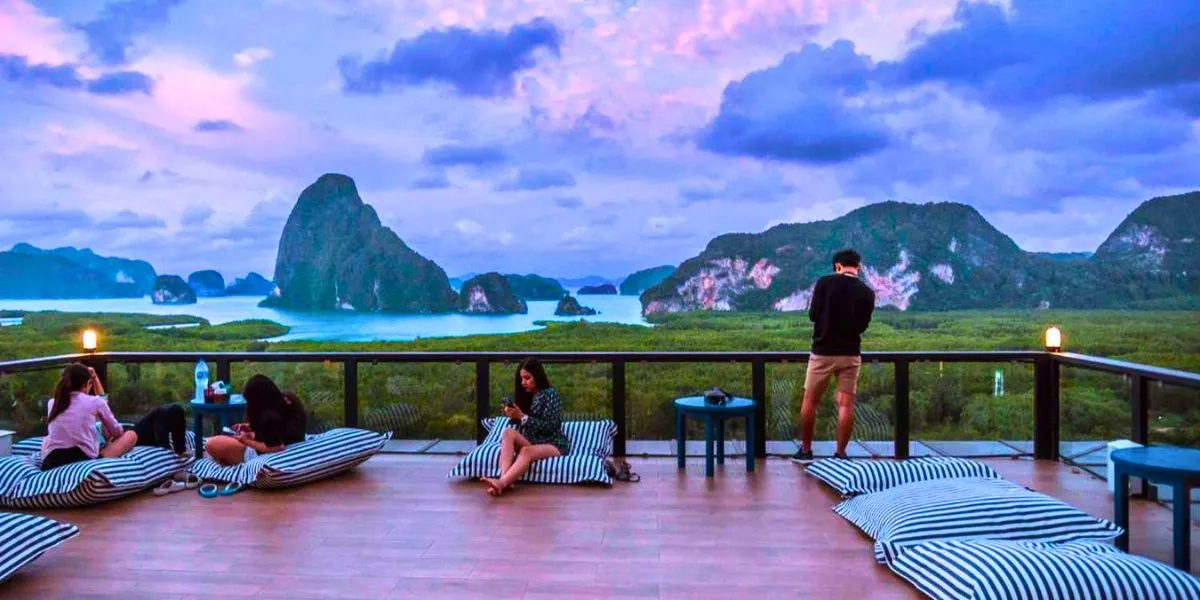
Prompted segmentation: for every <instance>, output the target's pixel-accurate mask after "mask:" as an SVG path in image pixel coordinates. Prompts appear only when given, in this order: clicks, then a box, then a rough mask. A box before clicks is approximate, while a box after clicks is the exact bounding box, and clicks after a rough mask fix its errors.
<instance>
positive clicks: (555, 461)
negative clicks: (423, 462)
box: [447, 418, 617, 485]
mask: <svg viewBox="0 0 1200 600" xmlns="http://www.w3.org/2000/svg"><path fill="white" fill-rule="evenodd" d="M501 421H502V419H501V418H495V419H484V420H483V426H484V427H485V428H486V429H487V430H488V435H487V437H486V438H484V441H483V443H482V444H480V445H479V446H476V447H475V449H474V450H472V451H471V452H470V453H469V454H467V455H466V456H464V457H463V458H462V460H460V461H459V462H458V464H457V465H455V467H454V469H452V470H451V471H450V474H449V475H448V476H447V479H464V478H469V479H478V478H480V477H499V476H500V435H501V433H502V432H503V431H504V429H507V428H511V427H513V426H512V425H507V424H505V426H502V427H496V424H497V423H498V422H501ZM562 429H563V434H565V435H566V436H567V440H568V445H569V448H568V449H567V450H568V452H569V454H567V455H566V456H556V457H554V458H546V459H542V460H539V461H536V462H534V463H533V464H532V465H530V466H529V471H528V472H526V473H525V476H524V477H522V478H521V481H528V482H531V483H557V484H575V483H601V484H604V485H612V478H611V477H609V475H608V470H607V469H605V467H604V459H606V458H608V457H609V456H611V455H612V446H613V442H612V440H613V436H614V435H616V433H617V425H616V423H614V422H612V421H611V420H601V421H565V422H563V425H562Z"/></svg>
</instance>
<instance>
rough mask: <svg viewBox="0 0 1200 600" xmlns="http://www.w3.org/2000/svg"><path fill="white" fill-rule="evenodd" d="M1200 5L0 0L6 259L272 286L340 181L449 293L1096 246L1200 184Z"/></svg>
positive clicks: (1057, 0)
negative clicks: (1150, 201) (869, 251)
mask: <svg viewBox="0 0 1200 600" xmlns="http://www.w3.org/2000/svg"><path fill="white" fill-rule="evenodd" d="M1196 31H1200V4H1197V3H1196V1H1195V0H1154V1H1153V2H1136V1H1133V0H1054V1H1053V2H1047V1H1042V0H1011V1H1009V2H965V1H963V2H958V1H955V0H605V1H582V0H490V1H489V0H239V1H237V2H233V1H229V0H116V1H109V2H104V1H93V0H44V1H32V0H0V128H2V132H3V135H2V136H0V163H2V164H3V165H4V178H3V183H2V184H0V244H2V245H4V246H5V247H7V246H9V245H11V244H13V243H16V242H20V241H27V242H31V243H34V244H37V245H41V246H55V245H68V244H69V245H75V246H87V247H91V248H93V249H95V250H96V251H98V252H100V253H104V254H115V255H121V256H129V257H136V258H145V259H147V260H150V261H151V262H152V263H153V264H154V265H155V267H156V268H157V269H158V270H159V272H167V273H172V272H177V273H182V274H186V273H187V272H190V271H191V270H195V269H199V268H206V267H215V268H217V269H218V270H221V271H222V272H224V273H225V274H226V276H227V277H228V276H231V275H242V274H244V273H245V272H246V271H248V270H257V271H260V272H263V273H266V274H268V276H269V275H270V273H271V272H272V271H273V265H274V258H275V250H276V246H277V244H278V238H279V233H280V231H281V229H282V225H283V221H284V220H285V219H286V217H287V213H288V211H289V210H290V208H291V205H292V203H293V202H294V201H295V199H296V196H297V195H298V194H299V192H300V191H301V190H302V189H303V188H304V187H305V186H306V185H307V184H309V183H311V182H312V181H313V180H315V179H316V178H317V177H318V176H320V175H321V174H322V173H325V172H341V173H345V174H348V175H350V176H352V177H353V178H354V179H355V180H356V181H357V183H358V187H359V191H360V193H361V194H362V196H363V199H364V200H365V201H367V202H368V203H370V204H372V205H374V206H375V208H376V209H377V210H378V211H379V213H380V216H381V217H382V218H383V220H384V222H385V223H386V224H387V225H388V226H390V227H392V228H393V229H394V230H395V231H396V232H397V233H398V234H399V235H400V236H401V237H402V238H404V239H405V241H406V242H408V243H409V244H410V245H411V246H412V247H414V248H415V249H417V250H418V251H419V252H421V253H422V254H424V255H425V256H427V257H429V258H432V259H433V260H435V261H437V262H438V263H439V264H441V265H442V266H443V267H445V268H446V270H447V272H449V273H450V274H451V275H454V274H458V273H461V272H465V271H479V272H482V271H487V270H500V271H505V272H510V271H520V272H538V273H542V274H547V275H554V276H575V275H584V274H593V273H594V274H602V275H609V276H620V275H623V274H625V273H627V272H629V271H630V270H633V269H637V268H641V267H646V266H651V265H656V264H662V263H674V262H679V261H682V260H683V259H686V258H688V257H690V256H693V255H695V254H696V253H698V252H699V251H700V250H701V249H703V247H704V245H705V244H706V243H707V241H708V240H709V239H711V238H712V237H713V236H715V235H717V234H720V233H724V232H729V231H761V230H763V229H764V228H766V227H768V226H770V225H772V224H774V223H778V222H784V221H810V220H819V219H828V218H832V217H836V216H838V215H841V214H844V213H845V212H847V211H849V210H852V209H854V208H855V207H858V206H861V205H863V204H866V203H872V202H878V201H883V200H888V199H895V200H902V201H908V202H929V201H957V202H965V203H968V204H971V205H973V206H975V207H976V208H978V209H979V210H980V211H981V212H982V213H983V214H984V215H985V216H986V217H987V218H988V219H990V220H991V221H992V222H993V223H994V224H995V225H996V226H997V227H999V228H1000V229H1001V230H1002V231H1004V232H1005V233H1007V234H1009V235H1010V236H1012V237H1013V238H1015V239H1016V240H1017V242H1018V243H1019V244H1020V245H1021V246H1023V247H1024V248H1026V249H1030V250H1048V251H1090V250H1094V249H1095V247H1096V246H1097V245H1098V244H1099V243H1100V242H1101V241H1103V239H1104V237H1105V236H1106V235H1107V234H1108V233H1109V232H1110V231H1111V230H1112V229H1113V228H1114V227H1115V226H1116V225H1117V223H1119V222H1120V220H1121V219H1122V218H1123V217H1124V216H1125V215H1126V214H1127V213H1128V212H1129V211H1130V210H1132V209H1133V208H1134V207H1136V206H1137V204H1138V203H1139V202H1140V201H1142V200H1144V199H1146V198H1149V197H1152V196H1155V195H1162V194H1168V193H1177V192H1181V191H1189V190H1193V189H1200V36H1197V35H1196V34H1195V32H1196Z"/></svg>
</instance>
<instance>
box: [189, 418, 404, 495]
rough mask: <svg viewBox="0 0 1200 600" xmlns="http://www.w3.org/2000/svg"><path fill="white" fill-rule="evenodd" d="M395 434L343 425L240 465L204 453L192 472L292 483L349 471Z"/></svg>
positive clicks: (262, 484)
mask: <svg viewBox="0 0 1200 600" xmlns="http://www.w3.org/2000/svg"><path fill="white" fill-rule="evenodd" d="M391 438H392V434H391V432H387V433H376V432H374V431H367V430H365V429H354V428H350V427H340V428H337V429H331V430H329V431H327V432H325V433H321V434H318V435H314V436H309V438H308V439H306V440H304V441H303V442H300V443H299V444H293V445H291V446H288V447H287V448H285V449H284V450H283V451H282V452H275V453H271V454H260V455H258V456H256V457H255V458H253V459H252V460H250V461H249V462H246V463H242V464H240V465H233V466H230V467H224V466H221V465H220V464H218V463H217V462H216V461H214V460H212V459H211V458H208V457H204V458H202V459H200V460H198V461H196V464H195V465H193V466H192V473H194V474H195V475H196V476H198V477H200V478H201V479H206V480H212V481H221V482H225V483H240V484H242V485H249V486H253V487H257V488H262V489H269V488H283V487H290V486H294V485H301V484H304V483H309V482H311V481H317V480H319V479H325V478H327V477H332V476H334V475H337V474H339V473H342V472H344V471H349V470H350V469H353V468H354V467H357V466H358V465H360V464H362V463H364V462H366V461H367V459H369V458H371V457H372V456H375V455H376V454H378V453H379V451H380V450H382V449H383V447H384V446H385V445H386V444H387V443H388V440H390V439H391Z"/></svg>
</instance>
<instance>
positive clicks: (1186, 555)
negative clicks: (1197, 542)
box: [1171, 481, 1192, 573]
mask: <svg viewBox="0 0 1200 600" xmlns="http://www.w3.org/2000/svg"><path fill="white" fill-rule="evenodd" d="M1174 490H1175V498H1174V499H1173V500H1172V502H1171V512H1172V513H1173V515H1172V516H1173V517H1174V518H1173V519H1172V521H1173V523H1172V527H1173V528H1174V530H1175V531H1174V535H1175V568H1176V569H1179V570H1180V571H1183V572H1184V573H1190V572H1191V570H1192V520H1191V518H1192V490H1191V489H1190V488H1189V487H1188V485H1187V483H1185V482H1182V481H1180V482H1177V483H1176V484H1175V486H1174Z"/></svg>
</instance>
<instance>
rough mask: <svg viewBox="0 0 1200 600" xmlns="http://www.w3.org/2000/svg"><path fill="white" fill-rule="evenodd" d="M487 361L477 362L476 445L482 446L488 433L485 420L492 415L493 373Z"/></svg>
mask: <svg viewBox="0 0 1200 600" xmlns="http://www.w3.org/2000/svg"><path fill="white" fill-rule="evenodd" d="M488 369H489V365H488V361H487V359H481V360H477V361H475V443H476V444H482V443H483V438H484V437H486V436H487V431H486V430H484V428H483V420H484V419H486V418H488V416H489V414H490V413H491V395H492V390H491V386H492V384H491V381H490V379H491V373H490V372H489V370H488Z"/></svg>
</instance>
